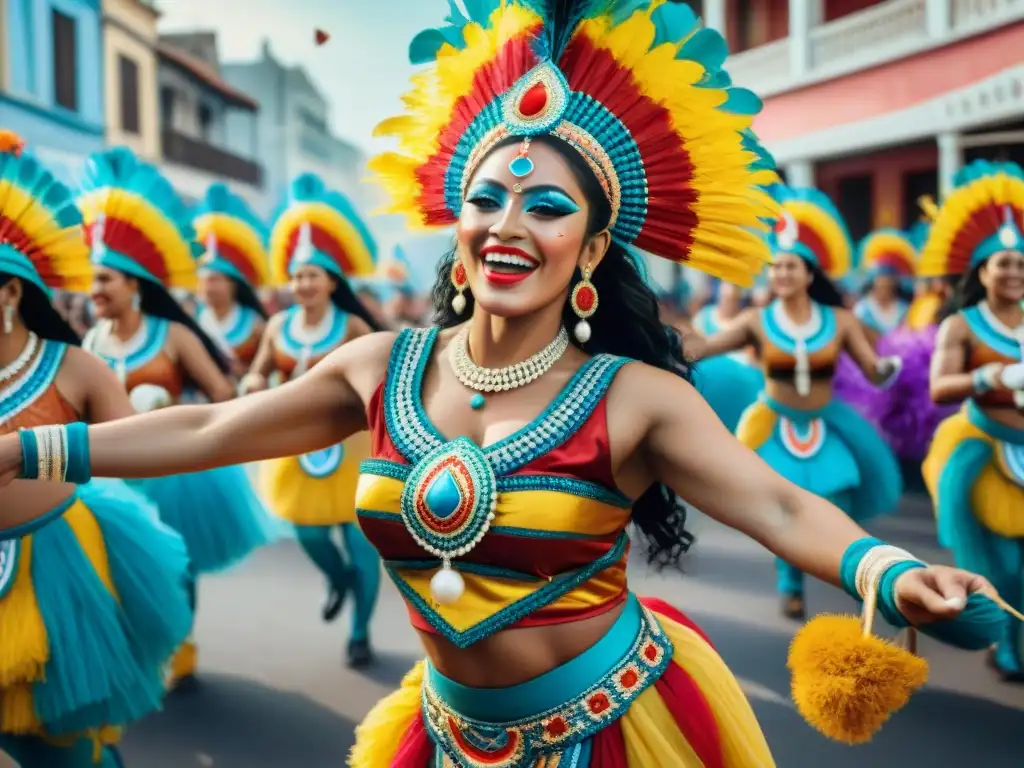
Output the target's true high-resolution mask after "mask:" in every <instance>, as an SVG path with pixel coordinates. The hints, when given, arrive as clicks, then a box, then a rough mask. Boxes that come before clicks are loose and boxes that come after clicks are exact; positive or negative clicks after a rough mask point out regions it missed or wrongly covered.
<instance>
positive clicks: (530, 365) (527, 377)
mask: <svg viewBox="0 0 1024 768" xmlns="http://www.w3.org/2000/svg"><path fill="white" fill-rule="evenodd" d="M568 348H569V333H568V331H566V330H565V326H562V327H561V328H559V329H558V335H556V336H555V338H554V339H552V340H551V343H550V344H548V345H547V346H546V347H544V349H542V350H540V352H537V353H536V354H535V355H532V356H530V357H528V358H526V359H525V360H523V361H522V362H519V363H515V364H514V365H508V366H505V367H504V368H482V367H480V366H479V365H477V364H476V363H474V362H473V360H472V358H470V356H469V326H468V325H467V326H465V327H464V328H463V329H462V330H461V331H459V332H458V334H456V336H455V338H454V339H452V345H451V347H450V349H449V352H448V362H449V363H451V366H452V371H453V372H454V373H455V376H456V377H457V378H458V380H459V381H460V382H462V385H463V386H464V387H466V388H468V389H472V390H474V391H475V392H476V394H475V395H473V397H472V398H471V399H470V401H469V405H470V407H471V408H473V410H477V411H478V410H480V409H481V408H483V407H484V403H485V400H484V396H483V394H481V393H483V392H507V391H509V390H511V389H518V388H519V387H525V386H526V385H527V384H529V383H530V382H532V381H536V380H537V379H539V378H540V377H541V376H543V375H544V374H545V373H547V372H548V371H550V370H551V368H552V367H553V366H554V364H555V363H557V362H558V361H559V359H560V358H561V357H562V355H564V354H565V350H566V349H568Z"/></svg>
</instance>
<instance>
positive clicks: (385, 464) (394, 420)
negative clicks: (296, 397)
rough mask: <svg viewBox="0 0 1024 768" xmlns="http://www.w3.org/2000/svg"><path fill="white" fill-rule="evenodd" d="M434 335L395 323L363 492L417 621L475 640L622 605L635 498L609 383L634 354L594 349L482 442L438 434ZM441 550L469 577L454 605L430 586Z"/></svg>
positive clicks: (359, 497) (367, 515)
mask: <svg viewBox="0 0 1024 768" xmlns="http://www.w3.org/2000/svg"><path fill="white" fill-rule="evenodd" d="M437 334H438V331H437V329H429V330H427V329H417V330H405V331H402V332H401V333H400V334H399V336H398V338H397V340H396V342H395V345H394V348H393V350H392V353H391V359H390V362H389V364H388V375H387V378H386V380H385V382H384V383H383V384H382V385H381V387H380V388H379V389H378V390H377V392H376V393H375V395H374V397H373V399H372V400H371V402H370V404H369V406H368V409H367V415H368V420H369V425H370V430H371V432H372V434H373V449H372V453H371V458H370V459H368V460H366V461H364V462H363V463H362V465H361V468H360V479H359V485H358V488H357V491H356V508H357V514H358V516H359V524H360V527H361V528H362V529H363V532H364V533H365V534H366V536H367V537H368V538H369V539H370V541H371V542H372V543H373V544H374V545H375V546H376V547H377V549H378V550H379V551H380V554H381V557H382V558H383V560H384V565H385V568H386V570H387V572H388V574H389V575H390V577H391V578H392V579H393V580H394V582H395V584H396V585H397V587H398V589H399V591H400V592H401V593H402V595H403V597H404V598H405V600H406V603H407V604H408V607H409V612H410V616H411V618H412V622H413V625H414V626H416V627H417V628H418V629H421V630H424V631H429V632H433V633H435V634H439V635H441V636H443V637H445V638H447V639H448V640H450V641H451V642H453V643H454V644H455V645H457V646H459V647H466V646H469V645H471V644H473V643H474V642H476V641H478V640H480V639H482V638H485V637H488V636H490V635H492V634H494V633H495V632H498V631H500V630H503V629H507V628H510V627H514V626H515V627H522V626H537V625H544V624H554V623H561V622H569V621H574V620H579V619H582V618H586V617H588V616H594V615H597V614H600V613H603V612H605V611H607V610H610V609H611V608H613V607H614V606H616V605H618V604H619V603H620V602H621V601H623V600H624V599H625V597H626V594H627V593H626V556H627V553H628V549H629V543H628V537H627V535H626V532H625V528H626V525H627V523H628V522H629V519H630V514H631V502H630V500H629V499H627V498H626V497H625V496H623V495H622V494H621V493H620V492H619V491H617V490H616V489H615V484H614V479H613V477H612V466H611V451H610V445H609V438H608V429H607V423H606V401H605V395H606V393H607V392H608V388H609V386H610V385H611V383H612V380H613V378H614V377H615V374H616V373H617V372H618V370H619V369H620V368H621V367H622V365H623V364H624V363H625V362H627V361H626V360H625V359H624V358H619V357H614V356H610V355H597V356H595V357H593V358H591V359H590V360H589V361H588V362H587V363H586V364H585V365H584V366H583V367H582V368H580V370H579V371H578V372H577V373H576V374H575V376H574V377H573V379H572V380H571V381H570V382H569V384H567V385H566V387H565V389H564V390H563V391H562V392H561V394H560V395H559V396H558V397H557V398H556V399H555V401H554V402H552V403H551V405H550V406H549V407H548V408H547V409H546V410H545V411H544V413H543V414H541V415H540V416H539V417H537V419H535V420H534V421H533V422H532V423H530V424H529V425H527V426H526V427H524V428H523V429H521V430H519V431H518V432H515V433H514V434H512V435H510V436H509V437H507V438H505V439H503V440H500V441H498V442H496V443H494V444H492V445H489V446H486V447H484V448H480V447H478V446H477V445H476V444H475V443H474V442H473V441H471V440H469V439H468V438H465V437H459V438H455V439H454V440H449V439H447V438H446V437H444V436H443V435H441V434H440V432H438V430H437V428H436V427H435V426H434V425H433V424H432V423H431V422H430V420H429V417H428V416H427V414H426V411H425V409H424V407H423V404H422V402H421V400H420V392H421V390H422V385H423V377H424V372H425V370H426V367H427V364H428V362H429V361H430V358H431V352H432V350H433V347H434V344H435V342H436V340H437ZM442 556H443V557H442ZM443 559H450V562H451V567H452V568H454V569H455V570H456V571H458V572H459V574H460V575H461V576H462V579H463V581H464V583H465V592H464V593H463V594H462V596H461V597H460V598H459V599H458V600H457V601H456V602H455V603H454V604H452V605H441V604H439V603H438V602H437V601H435V600H434V599H433V597H432V595H431V590H430V582H431V579H432V578H433V576H434V575H435V574H436V573H437V572H438V570H439V567H440V566H441V562H442V560H443Z"/></svg>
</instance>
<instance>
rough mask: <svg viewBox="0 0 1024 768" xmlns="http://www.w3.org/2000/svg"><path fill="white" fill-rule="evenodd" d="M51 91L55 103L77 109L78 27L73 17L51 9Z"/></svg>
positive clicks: (75, 110) (73, 109)
mask: <svg viewBox="0 0 1024 768" xmlns="http://www.w3.org/2000/svg"><path fill="white" fill-rule="evenodd" d="M52 18H53V93H54V99H55V100H56V102H57V104H58V105H59V106H61V107H64V108H65V109H70V110H72V111H74V112H77V111H78V66H77V65H78V28H77V26H78V25H77V24H76V22H75V19H74V18H73V17H71V16H67V15H65V14H63V13H61V12H60V11H58V10H54V11H53V17H52Z"/></svg>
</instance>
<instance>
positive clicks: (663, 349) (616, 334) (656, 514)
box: [433, 136, 694, 568]
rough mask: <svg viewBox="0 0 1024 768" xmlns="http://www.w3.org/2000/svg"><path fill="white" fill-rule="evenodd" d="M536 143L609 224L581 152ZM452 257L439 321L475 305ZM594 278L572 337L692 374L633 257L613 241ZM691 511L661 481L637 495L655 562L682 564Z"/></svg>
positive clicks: (442, 282)
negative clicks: (595, 307)
mask: <svg viewBox="0 0 1024 768" xmlns="http://www.w3.org/2000/svg"><path fill="white" fill-rule="evenodd" d="M515 141H518V139H515V138H511V139H508V140H506V141H504V142H502V143H501V144H499V145H498V146H502V145H504V144H509V143H513V142H515ZM533 143H534V144H538V143H540V144H545V145H547V146H549V147H551V148H552V149H554V150H555V151H556V152H558V153H559V154H560V155H561V156H562V157H564V158H565V160H566V161H567V162H568V163H569V167H570V168H571V169H572V171H573V174H574V175H575V176H576V179H577V181H578V182H579V184H580V186H581V187H582V189H583V192H584V194H585V195H586V197H587V200H589V201H590V203H591V207H590V218H589V221H588V222H587V232H588V234H589V235H594V234H596V233H598V232H601V231H602V230H604V229H605V228H606V227H607V226H608V222H609V221H610V220H611V205H610V204H609V203H608V199H607V198H606V197H605V194H604V192H603V191H602V189H601V187H600V185H599V184H598V181H597V178H596V177H595V176H594V173H593V171H591V169H590V168H589V166H587V164H586V162H585V161H584V160H583V158H582V157H581V156H580V155H579V153H577V152H575V151H573V150H571V149H569V148H568V146H567V145H566V144H565V143H564V142H562V141H560V140H559V139H555V138H549V137H546V136H536V137H534V139H533ZM454 260H455V252H454V250H453V251H451V252H450V253H449V254H448V255H447V256H446V257H445V258H444V259H442V260H441V264H440V265H439V267H438V273H437V280H436V281H435V283H434V288H433V304H434V322H435V323H436V324H437V325H438V326H440V327H441V328H451V327H453V326H455V325H458V324H459V323H461V322H463V320H464V318H465V317H467V316H468V315H469V314H470V313H471V311H472V307H473V295H472V293H471V292H470V291H468V290H467V291H466V292H465V293H464V294H463V295H464V296H465V298H466V309H465V313H464V314H463V315H462V316H460V315H457V314H455V312H454V310H453V309H452V306H451V305H452V299H453V298H454V297H455V287H454V286H453V285H452V282H451V269H452V264H453V263H454ZM580 279H582V275H581V274H580V271H579V269H577V270H576V271H575V274H574V276H573V282H574V283H575V282H576V281H578V280H580ZM590 279H591V281H592V282H593V284H594V287H595V289H596V290H597V292H598V294H599V295H600V297H601V308H600V311H598V312H597V313H595V314H594V315H593V316H592V317H590V318H589V319H588V320H587V322H589V323H590V327H591V329H592V334H591V339H590V341H588V342H587V343H586V345H580V344H578V343H577V342H576V340H575V339H573V340H572V342H573V344H576V346H578V347H580V348H581V349H583V350H584V351H585V352H587V353H588V354H597V353H601V352H604V353H609V354H613V355H620V356H622V357H628V358H630V359H633V360H638V361H641V362H644V363H647V364H648V365H652V366H654V367H656V368H661V369H662V370H665V371H670V372H672V373H674V374H676V375H677V376H679V377H680V378H682V379H685V380H686V381H690V379H691V370H690V365H689V363H688V362H687V360H686V358H685V357H684V355H683V345H682V340H681V339H680V337H679V333H678V332H677V331H676V330H675V329H674V328H672V327H671V326H667V325H665V324H663V323H662V322H661V320H660V319H659V315H658V299H657V296H656V295H655V293H654V292H653V291H652V290H651V288H650V287H649V286H648V285H647V282H646V281H645V280H644V277H643V275H641V273H640V272H639V271H638V268H637V266H636V263H635V262H634V257H633V256H632V255H631V254H629V253H628V252H627V251H626V249H625V248H624V247H623V246H622V245H620V244H618V243H616V242H614V241H613V242H612V244H611V246H610V247H609V248H608V252H607V254H606V255H605V257H604V259H603V260H602V261H601V266H600V268H599V269H597V270H595V271H594V274H593V275H592V276H591V278H590ZM562 318H563V322H564V324H565V326H566V327H567V328H572V327H573V325H575V323H576V322H577V320H578V318H577V317H576V315H575V313H574V312H573V310H572V307H571V306H570V303H569V301H566V302H565V307H564V309H563V310H562ZM686 513H687V508H686V505H685V504H684V503H683V502H682V500H681V499H679V498H678V497H677V496H676V495H675V493H673V492H672V490H671V489H669V488H668V487H666V486H665V485H662V484H660V483H656V484H654V485H652V486H651V487H650V488H648V489H647V490H646V491H645V492H644V493H643V494H642V495H641V496H640V498H638V499H637V500H636V501H635V502H634V503H633V523H634V524H635V526H636V528H637V530H638V531H639V532H640V534H641V535H642V537H643V543H644V544H646V546H647V557H648V562H650V563H651V564H652V565H655V566H656V567H659V568H661V567H664V566H677V565H679V562H680V559H681V558H682V556H683V554H684V553H685V552H686V551H687V550H688V549H689V548H690V545H691V544H692V543H693V540H694V537H693V534H691V533H690V532H689V531H687V530H686Z"/></svg>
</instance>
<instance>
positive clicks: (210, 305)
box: [192, 183, 267, 378]
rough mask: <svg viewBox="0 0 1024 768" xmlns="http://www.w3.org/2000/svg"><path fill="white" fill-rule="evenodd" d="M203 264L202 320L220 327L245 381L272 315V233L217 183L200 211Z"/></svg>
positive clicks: (197, 216) (197, 228)
mask: <svg viewBox="0 0 1024 768" xmlns="http://www.w3.org/2000/svg"><path fill="white" fill-rule="evenodd" d="M192 224H193V226H194V228H195V232H196V240H198V241H199V242H200V243H201V244H202V245H203V247H204V248H205V253H204V254H203V257H202V259H201V260H200V269H199V295H200V298H201V300H202V306H201V307H200V309H199V313H198V315H199V317H198V321H199V323H200V325H201V326H203V325H205V324H206V323H209V324H210V325H212V326H214V327H216V328H217V329H218V331H219V332H220V334H219V335H220V336H222V337H223V338H224V340H225V341H226V342H227V345H228V347H229V348H230V350H231V366H232V373H233V374H234V375H235V376H236V377H238V378H241V377H242V376H243V375H244V374H245V372H246V371H248V370H249V366H250V365H251V364H252V361H253V358H254V357H255V356H256V350H257V349H259V344H260V338H261V337H262V336H263V330H264V328H265V326H266V320H267V312H266V310H265V309H264V308H263V303H262V302H261V301H260V299H259V295H258V293H257V292H258V291H260V290H262V289H263V288H264V287H265V285H266V283H267V246H266V242H267V228H266V226H265V225H264V224H263V222H261V221H260V220H259V218H258V217H257V216H256V214H255V213H253V212H252V209H250V208H249V206H248V205H247V204H246V202H245V201H244V200H242V198H240V197H238V195H236V194H234V193H233V192H231V190H229V189H228V188H227V186H225V185H224V184H220V183H218V184H213V185H212V186H211V187H210V188H209V189H208V190H207V191H206V197H205V198H204V199H203V202H202V203H201V204H200V205H199V207H198V209H197V210H196V212H195V218H194V220H193V222H192Z"/></svg>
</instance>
